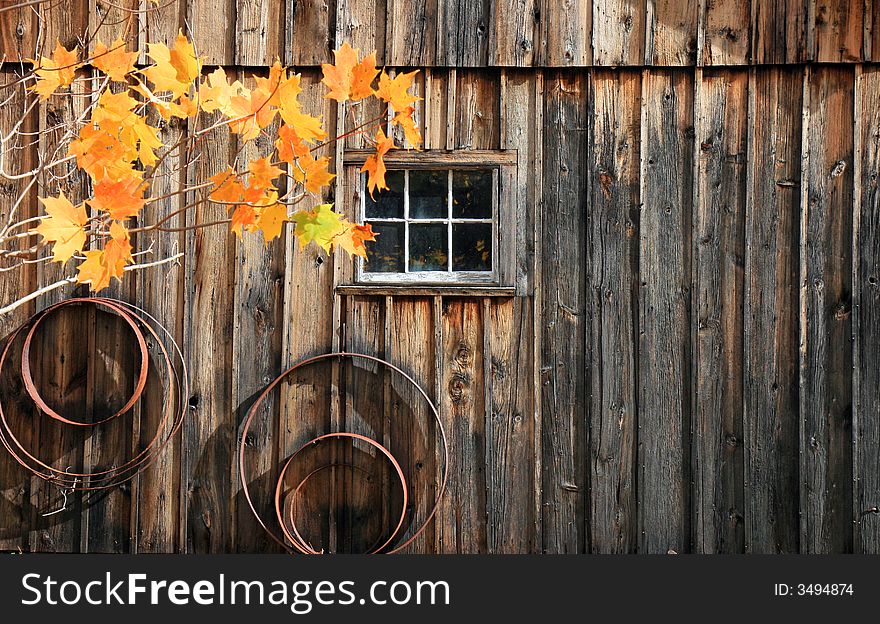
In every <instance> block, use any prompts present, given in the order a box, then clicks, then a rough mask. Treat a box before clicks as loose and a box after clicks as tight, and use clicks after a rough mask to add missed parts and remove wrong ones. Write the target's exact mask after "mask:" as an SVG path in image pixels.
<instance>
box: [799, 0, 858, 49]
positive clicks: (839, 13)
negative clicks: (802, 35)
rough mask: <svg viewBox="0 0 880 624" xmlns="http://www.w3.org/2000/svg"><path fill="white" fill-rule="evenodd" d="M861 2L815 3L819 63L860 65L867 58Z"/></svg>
mask: <svg viewBox="0 0 880 624" xmlns="http://www.w3.org/2000/svg"><path fill="white" fill-rule="evenodd" d="M864 9H865V4H864V3H863V2H862V0H815V8H814V9H813V11H814V21H813V24H812V28H813V39H814V41H815V51H814V58H815V59H816V60H817V61H818V62H820V63H840V62H854V61H861V60H862V59H863V58H864V57H865V55H864V48H863V41H864V39H863V37H864V34H865V29H864V18H865V15H864Z"/></svg>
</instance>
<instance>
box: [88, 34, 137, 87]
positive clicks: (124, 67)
mask: <svg viewBox="0 0 880 624" xmlns="http://www.w3.org/2000/svg"><path fill="white" fill-rule="evenodd" d="M137 57H138V53H137V52H126V51H125V42H124V41H123V40H122V38H121V37H117V38H116V40H115V41H114V42H113V43H111V44H110V47H109V48H108V47H107V46H106V45H104V44H103V43H102V42H101V40H100V39H98V41H97V43H95V53H94V54H93V55H92V65H93V66H94V67H96V68H97V69H100V70H101V71H102V72H104V73H105V74H107V76H109V77H110V80H113V81H115V82H126V76H127V74H128V73H129V72H132V71H134V64H135V61H136V60H137Z"/></svg>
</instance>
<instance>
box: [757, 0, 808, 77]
mask: <svg viewBox="0 0 880 624" xmlns="http://www.w3.org/2000/svg"><path fill="white" fill-rule="evenodd" d="M808 4H809V3H807V2H803V1H802V0H766V1H764V2H753V3H752V45H751V48H752V62H754V63H759V64H765V63H800V62H803V61H806V60H808V59H809V58H810V53H809V49H808V46H807V29H808V24H807V6H808Z"/></svg>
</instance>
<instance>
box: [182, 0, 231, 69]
mask: <svg viewBox="0 0 880 624" xmlns="http://www.w3.org/2000/svg"><path fill="white" fill-rule="evenodd" d="M186 23H187V24H188V25H189V30H190V32H189V33H188V35H189V37H190V38H191V39H192V41H193V45H194V46H195V50H196V54H198V56H199V57H201V58H202V60H203V61H204V63H205V64H206V65H232V64H234V63H235V48H236V46H235V41H236V39H235V38H236V34H235V33H236V27H237V21H236V0H187V10H186Z"/></svg>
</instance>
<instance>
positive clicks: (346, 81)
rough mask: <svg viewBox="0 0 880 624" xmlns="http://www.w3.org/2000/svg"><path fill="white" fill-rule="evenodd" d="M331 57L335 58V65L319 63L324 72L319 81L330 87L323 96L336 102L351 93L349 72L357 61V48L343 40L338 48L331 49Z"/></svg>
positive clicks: (344, 99)
mask: <svg viewBox="0 0 880 624" xmlns="http://www.w3.org/2000/svg"><path fill="white" fill-rule="evenodd" d="M333 57H334V59H335V60H336V64H335V65H331V64H330V63H323V64H322V65H321V69H322V70H323V72H324V77H323V78H322V79H321V82H323V83H324V84H325V85H327V87H329V89H330V91H328V92H327V95H325V96H324V97H325V98H328V99H334V100H336V101H337V102H344V101H346V100H347V99H348V97H349V94H350V93H351V77H352V75H351V73H352V70H353V69H354V66H355V65H357V62H358V50H355V49H354V48H352V47H351V46H350V45H348V42H345V43H343V44H342V46H341V47H340V48H339V49H338V50H334V51H333Z"/></svg>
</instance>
